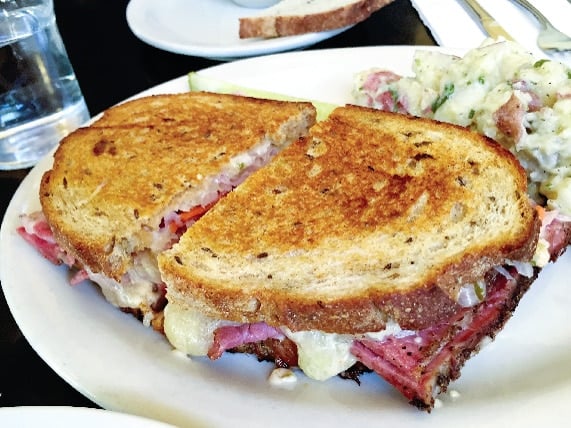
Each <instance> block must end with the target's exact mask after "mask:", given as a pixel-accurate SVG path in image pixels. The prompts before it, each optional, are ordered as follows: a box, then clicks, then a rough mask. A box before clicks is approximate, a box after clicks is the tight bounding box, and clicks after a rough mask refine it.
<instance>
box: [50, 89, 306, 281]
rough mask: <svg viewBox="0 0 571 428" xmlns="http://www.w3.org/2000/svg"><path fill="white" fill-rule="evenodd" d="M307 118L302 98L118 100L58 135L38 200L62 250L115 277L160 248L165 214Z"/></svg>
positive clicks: (205, 193)
mask: <svg viewBox="0 0 571 428" xmlns="http://www.w3.org/2000/svg"><path fill="white" fill-rule="evenodd" d="M314 122H315V108H314V107H313V106H312V105H311V104H310V103H300V102H295V103H290V102H285V101H270V100H260V99H254V98H247V97H240V96H235V95H221V94H211V93H195V92H193V93H185V94H178V95H161V96H152V97H148V98H141V99H137V100H135V101H132V102H128V103H125V104H121V105H120V106H118V107H115V108H113V109H111V110H109V112H107V113H105V114H104V115H103V118H102V119H101V120H99V121H98V122H96V124H95V125H93V126H91V127H87V128H82V129H79V130H77V131H76V132H74V133H72V134H71V135H69V136H68V137H67V138H65V139H64V140H63V141H62V143H61V145H60V146H59V148H58V149H57V151H56V153H55V155H54V164H53V168H52V169H51V170H49V171H47V172H46V173H45V174H44V176H43V178H42V181H41V187H40V202H41V205H42V210H43V212H44V214H45V216H46V219H47V221H48V223H49V224H50V226H51V228H52V230H53V232H54V235H55V237H56V240H57V242H58V243H59V244H60V245H61V246H62V247H63V248H64V249H65V250H67V251H68V252H69V253H71V254H72V255H73V256H75V257H76V258H77V259H78V260H79V261H80V262H81V264H83V265H84V266H85V267H88V268H89V269H90V270H91V271H92V272H95V273H102V274H104V275H106V276H107V277H110V278H113V279H115V280H116V281H120V280H121V278H122V276H123V274H125V272H126V271H127V270H128V269H129V267H130V266H131V265H132V263H133V259H134V255H135V254H136V253H138V252H142V251H147V250H149V251H151V252H152V253H156V252H158V251H160V250H161V248H160V247H161V245H158V248H157V245H155V243H154V242H153V241H154V240H155V239H156V235H155V234H156V233H157V231H158V229H159V227H160V225H161V222H162V221H163V219H164V218H165V217H166V216H167V215H169V214H170V213H172V212H175V211H177V210H188V209H191V208H193V207H194V206H196V205H204V204H206V203H208V202H210V199H212V194H214V198H216V196H217V191H218V187H217V186H218V185H219V183H221V182H223V181H227V182H230V183H232V181H233V180H235V179H236V177H237V176H240V175H243V174H244V173H245V170H244V169H243V168H251V169H255V168H254V167H256V166H257V167H259V166H260V165H248V162H252V163H260V162H262V161H264V162H265V161H268V160H269V157H270V156H271V155H274V154H275V153H276V152H278V151H279V150H281V149H283V148H284V147H286V146H287V145H288V144H291V143H292V142H293V141H296V140H297V139H298V138H300V137H301V136H302V135H305V134H307V132H308V129H309V128H310V127H311V126H312V125H313V123H314ZM226 185H228V183H226ZM163 249H164V248H163ZM155 263H156V262H155Z"/></svg>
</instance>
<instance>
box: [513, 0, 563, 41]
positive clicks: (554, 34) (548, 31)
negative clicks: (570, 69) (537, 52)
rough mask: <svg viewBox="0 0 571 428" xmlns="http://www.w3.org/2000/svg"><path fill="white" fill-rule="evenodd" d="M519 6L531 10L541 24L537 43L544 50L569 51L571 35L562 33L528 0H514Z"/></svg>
mask: <svg viewBox="0 0 571 428" xmlns="http://www.w3.org/2000/svg"><path fill="white" fill-rule="evenodd" d="M512 1H513V2H515V3H517V4H518V5H519V6H521V7H523V8H524V9H526V10H527V11H528V12H530V13H531V14H532V15H533V16H534V17H535V18H536V19H537V21H538V22H539V24H540V25H541V30H540V31H539V35H538V36H537V45H538V46H539V47H540V48H541V49H542V50H544V51H550V50H555V51H568V50H571V37H569V36H568V35H566V34H564V33H562V32H561V31H559V30H558V29H557V28H555V27H554V26H553V24H552V23H551V22H549V20H548V19H547V18H546V17H545V16H544V15H543V14H542V13H541V12H540V11H539V10H538V9H537V8H536V7H535V6H534V5H532V4H531V3H530V2H528V1H527V0H512Z"/></svg>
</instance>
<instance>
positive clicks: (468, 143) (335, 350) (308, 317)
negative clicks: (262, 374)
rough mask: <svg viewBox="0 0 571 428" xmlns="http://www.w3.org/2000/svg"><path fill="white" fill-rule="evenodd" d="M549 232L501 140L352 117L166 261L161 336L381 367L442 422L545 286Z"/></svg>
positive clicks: (318, 362) (285, 359)
mask: <svg viewBox="0 0 571 428" xmlns="http://www.w3.org/2000/svg"><path fill="white" fill-rule="evenodd" d="M541 229H542V225H541V220H540V218H539V215H538V211H537V210H536V207H535V206H534V203H533V202H532V201H531V200H530V198H529V197H528V195H527V184H526V175H525V172H524V170H523V169H522V167H521V165H520V164H519V162H518V161H517V160H516V159H515V157H514V156H513V155H512V154H511V153H510V152H509V151H508V150H506V149H504V148H502V147H501V146H500V145H499V144H497V143H495V142H493V141H492V140H490V139H488V138H486V137H483V136H481V135H479V134H476V133H474V132H470V131H468V130H466V129H464V128H461V127H458V126H455V125H450V124H444V123H439V122H435V121H432V120H428V119H420V118H413V117H409V116H404V115H399V114H393V113H385V112H381V111H375V110H372V109H367V108H362V107H355V106H346V107H340V108H338V109H336V110H335V111H334V112H333V113H332V114H331V115H330V117H329V118H328V119H327V120H325V121H322V122H318V123H317V124H316V125H315V126H314V127H313V128H312V129H311V131H310V135H309V136H308V137H307V138H304V139H302V140H300V141H298V142H296V143H294V144H292V145H290V146H289V147H288V148H287V149H285V150H284V151H282V152H281V153H280V154H279V155H277V156H276V157H275V158H274V159H273V160H272V162H271V163H270V164H268V165H267V166H265V167H264V168H263V169H261V170H259V171H257V172H256V173H255V174H253V175H251V176H250V177H249V178H248V179H246V180H245V181H244V182H243V183H242V184H241V185H240V186H239V187H237V188H236V189H235V190H234V191H233V192H232V193H230V194H229V195H227V196H226V198H225V200H224V202H223V203H220V204H217V205H216V206H215V207H213V208H212V209H211V210H210V211H209V212H208V213H207V214H206V215H205V216H204V217H202V218H201V220H200V221H198V222H197V223H196V224H195V225H194V226H193V227H192V228H190V229H189V230H188V231H187V232H186V233H185V234H184V235H183V236H182V237H181V239H180V241H179V242H178V243H177V244H175V245H174V246H173V247H172V248H171V249H169V250H167V251H165V252H163V253H161V254H160V255H159V257H158V260H159V269H160V272H161V276H162V279H163V281H164V282H165V284H166V286H167V295H166V297H167V300H168V304H167V305H166V307H165V312H164V313H165V320H164V327H165V328H164V330H165V334H166V336H167V338H168V339H169V341H170V342H171V343H172V344H173V345H174V347H175V348H177V349H179V350H180V351H182V352H184V353H186V354H189V355H192V356H208V357H210V358H211V359H217V358H220V357H221V356H222V355H223V354H224V352H226V351H232V352H247V353H254V354H256V355H257V356H258V357H259V358H260V359H265V360H270V361H275V363H276V365H277V366H279V367H290V368H293V367H298V368H300V369H301V370H302V371H303V372H304V373H305V374H306V375H307V376H309V377H310V378H313V379H317V380H326V379H328V378H330V377H332V376H336V375H341V376H343V377H349V378H353V379H358V376H359V375H360V374H361V373H362V372H364V371H374V372H376V373H378V374H379V375H380V376H382V377H383V378H384V379H386V380H387V381H388V382H389V383H391V384H392V385H394V386H395V387H396V388H397V389H398V390H399V391H400V392H401V393H402V394H403V395H404V397H405V398H406V399H407V400H408V401H409V402H410V403H412V404H413V405H415V406H417V407H418V408H420V409H426V410H429V411H430V409H432V407H433V406H434V399H435V396H436V395H437V394H438V393H440V392H442V391H445V390H446V388H447V386H448V384H449V382H450V381H452V380H455V379H457V378H458V377H459V376H460V370H461V368H462V366H463V365H464V363H465V362H466V360H467V359H469V358H470V357H471V356H473V355H474V354H476V353H477V352H478V351H479V349H480V346H481V344H482V343H483V342H485V341H487V340H489V338H494V337H495V335H496V334H497V333H498V332H499V331H500V330H501V329H502V327H503V326H504V324H505V322H506V321H507V320H508V318H509V317H510V315H511V313H512V312H513V310H514V309H515V308H516V306H517V304H518V302H519V300H520V298H521V297H522V296H523V294H524V293H525V292H526V290H527V289H528V287H529V286H530V284H531V283H532V282H533V280H534V279H535V278H536V276H537V274H538V272H539V269H537V268H534V266H533V257H534V255H535V251H536V244H537V242H538V237H539V234H540V230H541ZM566 239H567V238H566ZM553 251H556V250H553ZM554 257H555V253H554Z"/></svg>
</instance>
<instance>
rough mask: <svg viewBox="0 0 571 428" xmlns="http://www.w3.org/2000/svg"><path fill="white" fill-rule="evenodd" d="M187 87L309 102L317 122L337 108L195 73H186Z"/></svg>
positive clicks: (324, 103)
mask: <svg viewBox="0 0 571 428" xmlns="http://www.w3.org/2000/svg"><path fill="white" fill-rule="evenodd" d="M188 85H189V88H190V90H191V91H207V92H216V93H223V94H237V95H245V96H249V97H256V98H266V99H270V100H280V101H309V102H311V103H312V104H313V105H314V106H315V108H316V110H317V120H323V119H325V118H326V117H327V116H329V113H331V111H332V110H333V109H334V108H335V107H337V105H335V104H330V103H326V102H322V101H314V100H304V99H301V98H296V97H292V96H289V95H284V94H279V93H276V92H270V91H264V90H261V89H254V88H248V87H245V86H241V85H236V84H234V83H230V82H226V81H223V80H219V79H216V78H213V77H209V76H204V75H202V74H199V73H197V72H194V71H193V72H190V73H188Z"/></svg>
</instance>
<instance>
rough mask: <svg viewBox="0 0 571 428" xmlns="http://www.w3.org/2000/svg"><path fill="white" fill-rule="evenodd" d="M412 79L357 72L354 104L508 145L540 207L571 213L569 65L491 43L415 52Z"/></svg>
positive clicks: (386, 73) (513, 45) (384, 72)
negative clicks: (454, 51) (458, 50)
mask: <svg viewBox="0 0 571 428" xmlns="http://www.w3.org/2000/svg"><path fill="white" fill-rule="evenodd" d="M412 72H413V75H412V76H400V75H397V74H395V73H393V72H392V71H390V70H383V69H370V70H364V71H362V72H361V73H359V74H357V75H356V76H355V82H354V88H353V95H354V98H355V102H356V103H357V104H360V105H364V106H369V107H375V108H380V109H383V110H387V111H395V112H400V113H406V114H411V115H415V116H423V117H430V118H433V119H436V120H440V121H444V122H449V123H454V124H457V125H461V126H465V127H469V128H471V129H473V130H475V131H477V132H480V133H482V134H484V135H487V136H488V137H490V138H492V139H494V140H496V141H498V142H499V143H501V144H502V145H504V146H505V147H507V148H508V149H509V150H511V151H512V152H513V153H514V154H515V155H516V156H517V158H518V159H519V160H520V162H521V164H522V165H523V167H524V168H525V169H526V171H527V175H528V179H529V191H530V195H531V196H532V197H533V198H534V199H535V200H536V202H538V203H539V204H541V205H543V206H546V207H547V208H548V209H551V210H556V211H558V212H560V213H561V214H564V215H567V216H570V215H571V69H570V68H569V67H567V66H565V65H564V64H561V63H559V62H556V61H550V60H546V59H537V58H534V57H533V56H532V55H531V54H530V53H529V52H527V51H526V50H525V49H524V48H523V47H521V46H520V45H518V44H517V43H514V42H508V41H499V42H496V41H492V40H489V41H487V42H485V43H484V44H483V45H482V46H480V47H479V48H476V49H472V50H470V51H468V52H467V53H466V54H465V55H464V56H463V57H458V56H454V55H447V54H444V53H440V52H437V51H431V50H425V51H422V50H419V51H417V52H416V54H415V56H414V61H413V64H412Z"/></svg>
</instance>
